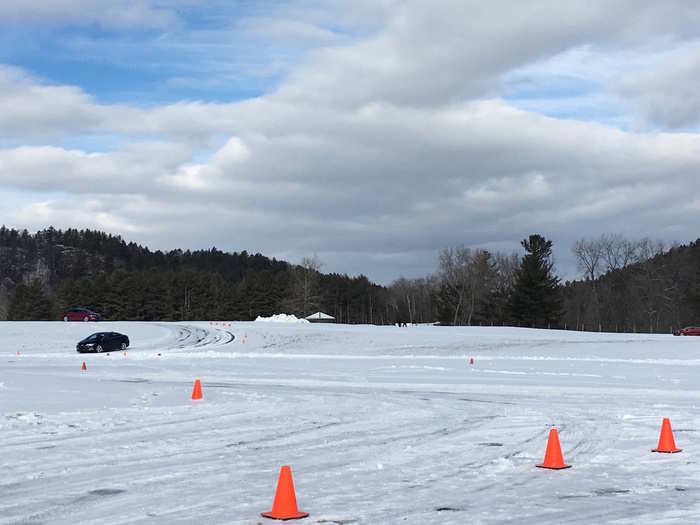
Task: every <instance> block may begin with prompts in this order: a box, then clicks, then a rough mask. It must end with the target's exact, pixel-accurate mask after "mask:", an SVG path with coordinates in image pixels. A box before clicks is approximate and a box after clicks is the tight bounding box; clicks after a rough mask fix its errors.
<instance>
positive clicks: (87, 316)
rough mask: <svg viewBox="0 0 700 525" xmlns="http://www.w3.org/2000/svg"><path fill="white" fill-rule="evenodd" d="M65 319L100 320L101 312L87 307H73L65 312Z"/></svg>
mask: <svg viewBox="0 0 700 525" xmlns="http://www.w3.org/2000/svg"><path fill="white" fill-rule="evenodd" d="M63 320H64V321H99V320H100V314H98V313H95V312H93V311H92V310H88V309H87V308H71V309H70V310H66V311H65V312H63Z"/></svg>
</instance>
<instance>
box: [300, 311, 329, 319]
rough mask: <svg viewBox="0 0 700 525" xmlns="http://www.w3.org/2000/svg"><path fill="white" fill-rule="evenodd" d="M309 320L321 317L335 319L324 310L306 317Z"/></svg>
mask: <svg viewBox="0 0 700 525" xmlns="http://www.w3.org/2000/svg"><path fill="white" fill-rule="evenodd" d="M306 318H307V319H309V320H319V319H327V320H330V319H335V317H333V316H332V315H328V314H324V313H323V312H316V313H315V314H311V315H309V316H307V317H306Z"/></svg>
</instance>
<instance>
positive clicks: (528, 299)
mask: <svg viewBox="0 0 700 525" xmlns="http://www.w3.org/2000/svg"><path fill="white" fill-rule="evenodd" d="M520 244H522V246H523V248H525V251H526V252H527V254H526V255H525V256H524V257H523V259H522V261H521V263H520V268H518V271H517V272H516V275H515V285H514V287H513V294H512V297H511V314H512V316H513V318H514V319H515V320H516V321H519V322H520V323H522V324H523V325H524V326H532V327H535V326H542V327H546V326H550V325H556V324H557V323H558V321H559V317H560V315H561V297H560V290H559V278H558V277H556V276H555V275H553V273H552V270H553V267H554V263H553V262H552V241H548V240H547V239H545V238H544V237H542V236H541V235H530V237H529V238H528V239H524V240H523V241H522V242H521V243H520Z"/></svg>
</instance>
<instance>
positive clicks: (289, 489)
mask: <svg viewBox="0 0 700 525" xmlns="http://www.w3.org/2000/svg"><path fill="white" fill-rule="evenodd" d="M260 515H261V516H263V517H264V518H272V519H275V520H297V519H300V518H307V517H308V516H309V513H308V512H300V511H299V509H298V508H297V497H296V494H295V493H294V482H293V481H292V469H290V468H289V465H283V466H282V468H281V469H280V476H279V479H278V480H277V491H276V492H275V500H274V502H273V503H272V510H271V511H270V512H261V513H260Z"/></svg>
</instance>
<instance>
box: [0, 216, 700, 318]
mask: <svg viewBox="0 0 700 525" xmlns="http://www.w3.org/2000/svg"><path fill="white" fill-rule="evenodd" d="M521 245H522V247H523V249H524V251H525V254H519V253H516V252H513V253H509V254H508V253H500V252H489V251H487V250H482V249H472V248H469V247H465V246H456V247H452V248H446V249H444V250H442V251H441V252H440V255H439V258H438V261H437V270H436V272H435V273H433V274H431V275H428V276H426V277H424V278H419V279H406V278H403V277H401V278H399V279H396V280H395V281H394V282H392V283H391V285H389V286H388V287H385V286H380V285H377V284H375V283H372V282H371V281H370V280H369V279H368V278H367V277H365V276H363V275H360V276H357V277H350V276H348V275H345V274H337V273H328V274H325V273H322V271H321V269H322V263H321V261H320V260H319V259H318V258H316V257H306V258H304V259H303V260H302V261H301V264H298V265H295V264H290V263H288V262H285V261H279V260H276V259H274V258H272V259H271V258H268V257H265V256H263V255H261V254H259V253H258V254H249V253H247V252H246V251H242V252H233V253H226V252H223V251H220V250H218V249H216V248H211V249H207V250H195V251H190V250H185V251H183V250H171V251H167V252H163V251H160V250H156V251H151V250H149V249H148V248H146V247H143V246H140V245H138V244H136V243H133V242H129V243H127V242H126V241H124V240H123V239H122V238H121V237H119V236H114V235H110V234H107V233H104V232H99V231H93V230H77V229H68V230H65V231H61V230H57V229H54V228H48V229H46V230H41V231H39V232H37V233H35V234H30V233H29V232H27V231H26V230H25V231H18V230H12V229H8V228H5V227H4V226H3V227H1V228H0V319H4V318H9V319H58V318H60V313H61V312H62V311H63V310H64V309H66V308H69V307H72V306H85V307H91V308H93V309H95V310H96V311H98V312H100V313H101V314H103V316H104V317H105V319H132V320H196V319H216V318H220V319H231V320H250V319H254V318H255V317H256V316H258V315H262V316H269V315H272V314H274V313H280V312H285V313H294V314H296V315H298V316H306V315H309V314H311V313H314V312H316V311H319V310H320V311H323V312H325V313H328V314H330V315H333V316H334V317H335V318H336V320H337V321H338V322H342V323H372V324H394V323H433V322H435V321H438V322H439V323H440V324H443V325H511V326H527V327H552V328H555V327H556V328H568V329H575V330H595V331H598V330H600V331H613V332H614V331H619V332H634V331H645V332H668V331H669V330H673V329H676V328H678V327H681V326H686V325H692V324H700V323H698V319H699V318H700V239H699V240H698V241H695V242H692V243H689V244H688V245H685V246H671V247H670V248H669V249H668V250H667V249H666V248H665V246H664V245H663V244H662V243H659V242H653V241H651V240H649V239H641V240H629V239H626V238H624V237H621V236H619V235H601V236H600V237H599V238H595V239H581V240H579V241H577V242H576V243H575V244H574V246H573V248H572V253H573V255H574V257H575V258H576V261H577V264H578V268H579V270H580V272H581V274H582V276H583V277H582V279H579V280H573V281H567V282H565V283H561V282H560V281H559V279H558V278H557V276H556V275H555V272H554V263H553V258H552V242H551V241H549V240H547V239H545V238H544V237H542V236H541V235H530V236H529V237H528V238H527V239H524V240H523V241H522V243H521Z"/></svg>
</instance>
